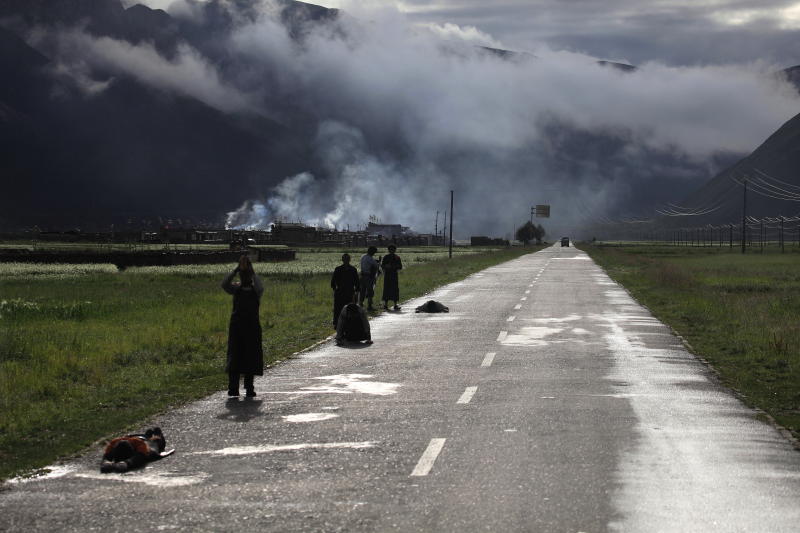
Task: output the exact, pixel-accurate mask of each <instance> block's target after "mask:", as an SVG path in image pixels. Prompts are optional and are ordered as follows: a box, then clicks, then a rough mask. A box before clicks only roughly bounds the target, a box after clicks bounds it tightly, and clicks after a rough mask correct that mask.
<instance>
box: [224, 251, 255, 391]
mask: <svg viewBox="0 0 800 533" xmlns="http://www.w3.org/2000/svg"><path fill="white" fill-rule="evenodd" d="M236 274H239V279H240V282H239V283H234V282H233V278H234V277H235V276H236ZM222 289H223V290H224V291H225V292H227V293H228V294H231V295H233V311H232V312H231V321H230V325H229V327H228V360H227V364H226V365H225V370H226V371H227V372H228V396H239V376H240V374H244V388H245V392H246V394H247V396H248V397H253V396H255V395H256V391H255V388H254V387H253V376H255V375H258V376H262V375H264V349H263V346H262V345H261V322H260V319H259V304H260V300H261V295H262V294H264V285H263V284H262V283H261V279H260V278H259V277H258V275H257V274H256V273H255V270H253V264H252V263H251V262H250V258H249V257H247V256H246V255H243V256H242V257H241V258H240V259H239V264H238V265H237V267H236V268H235V269H234V270H233V272H231V273H230V274H228V275H227V276H225V279H224V280H222Z"/></svg>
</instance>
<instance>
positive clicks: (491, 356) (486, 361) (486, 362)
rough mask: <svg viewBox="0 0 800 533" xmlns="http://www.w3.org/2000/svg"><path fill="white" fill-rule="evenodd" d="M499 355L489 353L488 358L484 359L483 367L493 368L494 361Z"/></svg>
mask: <svg viewBox="0 0 800 533" xmlns="http://www.w3.org/2000/svg"><path fill="white" fill-rule="evenodd" d="M495 355H497V353H496V352H488V353H487V354H486V356H485V357H484V358H483V362H482V363H481V366H484V367H485V366H492V362H493V361H494V356H495Z"/></svg>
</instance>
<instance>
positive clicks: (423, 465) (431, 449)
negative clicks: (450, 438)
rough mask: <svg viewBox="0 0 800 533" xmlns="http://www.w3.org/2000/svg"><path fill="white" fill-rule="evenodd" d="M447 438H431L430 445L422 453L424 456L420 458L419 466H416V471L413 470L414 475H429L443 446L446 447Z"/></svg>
mask: <svg viewBox="0 0 800 533" xmlns="http://www.w3.org/2000/svg"><path fill="white" fill-rule="evenodd" d="M445 440H447V439H431V442H430V444H428V447H427V448H426V449H425V451H424V452H423V453H422V457H420V458H419V462H418V463H417V466H415V467H414V471H413V472H411V475H412V476H427V475H428V473H429V472H430V471H431V468H433V463H434V462H435V461H436V458H437V457H439V453H441V451H442V448H444V441H445Z"/></svg>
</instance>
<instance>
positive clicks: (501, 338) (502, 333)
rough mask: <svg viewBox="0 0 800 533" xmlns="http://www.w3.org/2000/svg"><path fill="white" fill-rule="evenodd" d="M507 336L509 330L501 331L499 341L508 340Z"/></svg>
mask: <svg viewBox="0 0 800 533" xmlns="http://www.w3.org/2000/svg"><path fill="white" fill-rule="evenodd" d="M507 336H508V332H507V331H501V332H500V335H498V336H497V342H503V341H504V340H506V337H507Z"/></svg>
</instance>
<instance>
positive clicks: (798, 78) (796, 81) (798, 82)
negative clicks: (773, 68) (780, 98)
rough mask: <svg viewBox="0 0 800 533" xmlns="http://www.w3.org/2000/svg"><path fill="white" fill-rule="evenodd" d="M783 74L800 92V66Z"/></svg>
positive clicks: (784, 71)
mask: <svg viewBox="0 0 800 533" xmlns="http://www.w3.org/2000/svg"><path fill="white" fill-rule="evenodd" d="M781 74H783V76H785V77H786V80H788V81H789V82H790V83H792V84H793V85H794V86H795V87H797V90H798V91H799V92H800V65H796V66H794V67H789V68H786V69H783V70H782V71H781Z"/></svg>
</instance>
